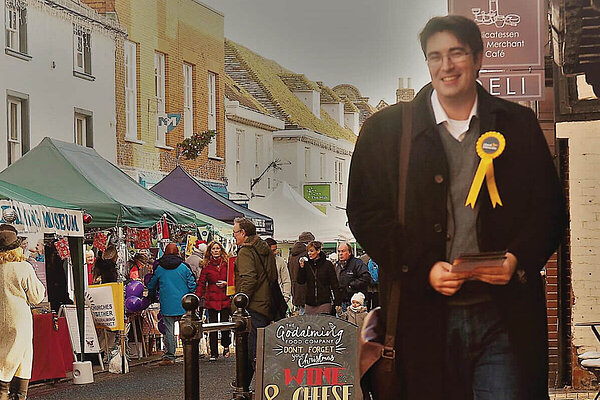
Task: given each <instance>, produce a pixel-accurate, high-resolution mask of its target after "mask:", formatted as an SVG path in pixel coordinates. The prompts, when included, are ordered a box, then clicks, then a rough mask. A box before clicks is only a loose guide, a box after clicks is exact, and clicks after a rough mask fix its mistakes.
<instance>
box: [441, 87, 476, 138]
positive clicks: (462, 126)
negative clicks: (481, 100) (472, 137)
mask: <svg viewBox="0 0 600 400" xmlns="http://www.w3.org/2000/svg"><path fill="white" fill-rule="evenodd" d="M431 107H432V108H433V115H434V117H435V123H436V124H438V125H439V124H444V126H445V127H446V129H447V130H448V132H450V134H451V135H452V137H453V138H454V139H456V140H458V141H459V142H462V140H463V138H464V137H465V133H466V132H467V131H468V130H469V126H470V125H471V119H472V118H473V117H474V116H475V117H476V116H477V96H476V97H475V102H474V103H473V108H471V113H470V114H469V118H467V119H466V120H464V121H459V120H456V119H450V118H448V114H446V111H445V110H444V107H442V104H441V103H440V100H439V99H438V95H437V91H436V90H435V89H434V90H433V92H431Z"/></svg>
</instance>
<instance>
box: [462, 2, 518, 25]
mask: <svg viewBox="0 0 600 400" xmlns="http://www.w3.org/2000/svg"><path fill="white" fill-rule="evenodd" d="M498 1H499V0H489V5H488V8H489V10H488V11H485V10H482V9H481V8H479V7H477V8H472V9H471V12H472V13H473V15H474V16H475V17H474V20H475V22H476V23H477V25H496V28H504V26H505V25H509V26H517V25H519V22H521V16H520V15H517V14H506V15H504V14H500V10H499V8H498Z"/></svg>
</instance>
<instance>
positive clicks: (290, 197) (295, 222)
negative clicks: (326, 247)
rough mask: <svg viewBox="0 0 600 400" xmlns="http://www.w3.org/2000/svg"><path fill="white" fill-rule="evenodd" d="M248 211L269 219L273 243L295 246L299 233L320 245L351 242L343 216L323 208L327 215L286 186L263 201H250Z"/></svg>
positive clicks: (338, 211) (330, 208) (333, 210)
mask: <svg viewBox="0 0 600 400" xmlns="http://www.w3.org/2000/svg"><path fill="white" fill-rule="evenodd" d="M250 208H252V209H253V210H255V211H257V212H259V213H262V214H267V215H269V216H270V217H271V218H273V223H274V231H275V233H274V239H275V240H277V241H288V242H295V241H296V240H298V235H299V234H300V233H302V232H306V231H309V232H312V233H313V235H315V239H316V240H319V241H321V242H335V241H339V240H353V237H352V233H351V232H350V229H349V228H348V226H347V225H346V212H345V211H344V210H337V209H335V208H333V207H329V206H328V207H327V215H325V214H323V213H322V212H321V211H319V210H318V209H317V208H315V207H314V206H313V205H312V204H310V203H309V202H308V201H306V200H305V199H304V198H303V197H302V196H301V195H300V194H298V193H297V192H296V191H295V190H294V189H292V187H291V186H290V185H289V184H288V183H287V182H282V183H281V184H280V185H279V187H278V188H277V189H276V190H275V191H274V192H273V193H271V194H270V195H269V196H267V197H265V198H257V197H255V198H253V199H252V200H251V201H250Z"/></svg>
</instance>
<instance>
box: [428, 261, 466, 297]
mask: <svg viewBox="0 0 600 400" xmlns="http://www.w3.org/2000/svg"><path fill="white" fill-rule="evenodd" d="M450 268H452V265H450V264H448V263H447V262H444V261H438V262H436V263H435V264H433V267H431V270H430V271H429V284H430V285H431V287H432V288H434V289H435V290H436V291H438V292H439V293H441V294H443V295H444V296H452V295H453V294H454V293H456V292H458V289H460V287H461V286H462V284H463V283H464V282H465V281H466V280H467V279H468V278H469V276H470V273H468V272H450Z"/></svg>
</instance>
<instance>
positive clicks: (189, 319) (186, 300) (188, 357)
mask: <svg viewBox="0 0 600 400" xmlns="http://www.w3.org/2000/svg"><path fill="white" fill-rule="evenodd" d="M249 303H250V301H249V300H248V296H246V295H245V294H244V293H238V294H236V295H235V296H234V297H233V304H235V306H236V308H237V309H236V310H235V312H234V313H233V322H219V323H214V324H205V325H202V320H201V319H200V317H199V316H198V314H197V313H196V310H197V308H198V305H199V304H200V300H199V299H198V296H196V295H195V294H187V295H185V296H184V297H183V299H181V305H182V306H183V309H184V310H185V315H184V316H183V317H182V318H181V321H180V322H179V335H180V336H181V339H182V341H183V386H184V391H183V392H184V396H185V397H184V398H185V400H199V399H200V360H199V356H198V350H199V349H198V347H199V344H200V338H201V337H202V332H203V331H205V332H214V331H219V330H233V332H234V334H235V387H234V391H233V400H251V399H252V394H251V393H250V389H249V384H250V382H248V377H249V369H248V368H251V366H250V365H249V363H248V334H249V333H250V314H248V311H246V307H248V304H249Z"/></svg>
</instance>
